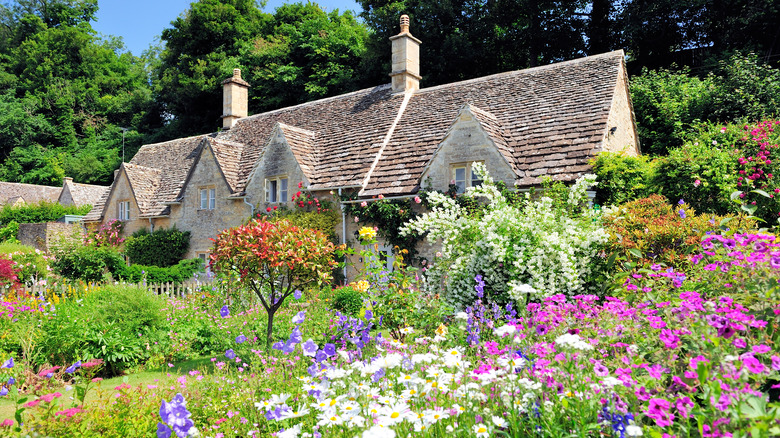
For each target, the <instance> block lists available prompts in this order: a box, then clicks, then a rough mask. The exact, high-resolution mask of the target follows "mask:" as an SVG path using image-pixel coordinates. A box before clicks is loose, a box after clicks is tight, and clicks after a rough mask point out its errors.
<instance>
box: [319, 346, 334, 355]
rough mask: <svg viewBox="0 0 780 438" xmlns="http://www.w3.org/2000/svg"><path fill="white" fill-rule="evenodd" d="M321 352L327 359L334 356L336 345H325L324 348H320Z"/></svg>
mask: <svg viewBox="0 0 780 438" xmlns="http://www.w3.org/2000/svg"><path fill="white" fill-rule="evenodd" d="M322 350H323V351H324V352H325V354H327V355H328V357H331V356H335V355H336V345H334V344H325V346H324V347H322Z"/></svg>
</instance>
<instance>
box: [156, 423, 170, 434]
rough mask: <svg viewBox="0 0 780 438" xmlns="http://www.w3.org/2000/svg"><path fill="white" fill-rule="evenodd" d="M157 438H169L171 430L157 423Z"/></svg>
mask: <svg viewBox="0 0 780 438" xmlns="http://www.w3.org/2000/svg"><path fill="white" fill-rule="evenodd" d="M157 438H171V428H170V427H168V426H166V425H164V424H162V423H157Z"/></svg>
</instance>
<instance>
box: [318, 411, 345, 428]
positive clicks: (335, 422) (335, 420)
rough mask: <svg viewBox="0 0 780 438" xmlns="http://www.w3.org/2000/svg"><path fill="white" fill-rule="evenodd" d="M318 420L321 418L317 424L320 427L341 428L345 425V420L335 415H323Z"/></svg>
mask: <svg viewBox="0 0 780 438" xmlns="http://www.w3.org/2000/svg"><path fill="white" fill-rule="evenodd" d="M317 418H319V421H318V422H317V425H318V426H325V427H332V426H340V425H341V424H342V423H344V419H343V418H341V417H340V416H338V415H336V414H335V413H322V414H320V415H319V416H318V417H317Z"/></svg>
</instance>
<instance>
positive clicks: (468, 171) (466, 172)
mask: <svg viewBox="0 0 780 438" xmlns="http://www.w3.org/2000/svg"><path fill="white" fill-rule="evenodd" d="M473 163H484V162H483V161H469V162H467V163H454V164H452V165H450V176H452V179H451V181H454V183H455V185H456V186H457V188H458V190H457V193H459V194H460V193H465V192H466V189H467V188H469V187H477V186H479V185H481V184H482V180H481V179H479V175H477V174H476V173H474V169H473V168H472V164H473ZM460 169H462V170H463V178H462V179H459V178H458V170H460Z"/></svg>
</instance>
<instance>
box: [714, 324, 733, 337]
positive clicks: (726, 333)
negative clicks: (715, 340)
mask: <svg viewBox="0 0 780 438" xmlns="http://www.w3.org/2000/svg"><path fill="white" fill-rule="evenodd" d="M735 333H737V331H736V330H734V329H733V328H731V326H730V325H727V326H725V327H721V328H719V329H718V336H720V337H722V338H725V339H728V338H730V337H732V336H734V334H735Z"/></svg>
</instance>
